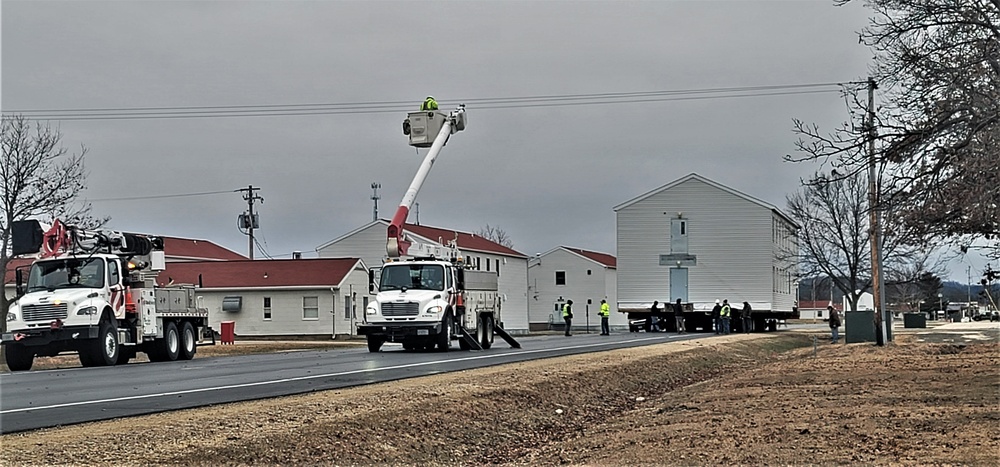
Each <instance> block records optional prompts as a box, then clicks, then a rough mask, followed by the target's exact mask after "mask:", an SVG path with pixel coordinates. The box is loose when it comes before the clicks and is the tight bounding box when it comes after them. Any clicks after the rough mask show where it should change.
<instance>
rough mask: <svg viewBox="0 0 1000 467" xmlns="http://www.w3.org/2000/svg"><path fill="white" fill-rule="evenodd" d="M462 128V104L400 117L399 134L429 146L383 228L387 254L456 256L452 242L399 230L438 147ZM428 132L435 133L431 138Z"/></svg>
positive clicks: (456, 249)
mask: <svg viewBox="0 0 1000 467" xmlns="http://www.w3.org/2000/svg"><path fill="white" fill-rule="evenodd" d="M464 129H465V105H459V106H458V108H457V109H456V110H455V111H453V112H451V113H449V114H445V113H444V112H440V111H437V110H421V111H417V112H410V113H409V114H407V115H406V120H404V121H403V134H404V135H407V136H409V137H410V146H413V147H417V148H426V147H430V150H429V151H428V152H427V155H426V156H424V161H423V162H422V163H421V164H420V168H419V169H417V174H416V175H415V176H414V177H413V181H412V182H411V183H410V187H409V188H408V189H407V190H406V194H404V195H403V200H402V201H401V202H400V203H399V208H398V209H397V210H396V214H395V215H394V216H393V217H392V222H391V223H390V224H389V228H388V229H387V239H386V245H385V251H386V254H387V255H389V257H390V258H399V257H400V256H420V257H438V258H457V257H458V247H457V245H456V244H455V242H453V241H448V242H444V243H442V244H443V245H444V246H440V245H427V244H421V243H419V242H415V241H414V240H413V239H412V238H410V237H409V235H407V234H406V233H405V232H404V231H403V225H404V224H405V223H406V217H407V216H408V215H409V213H410V207H411V206H413V202H414V201H415V200H416V199H417V192H419V191H420V187H421V186H422V185H423V184H424V180H425V179H427V174H428V173H429V172H430V171H431V166H433V165H434V160H435V159H437V156H438V154H439V153H440V152H441V148H443V147H444V145H445V143H447V142H448V138H449V137H450V136H451V134H452V133H456V132H459V131H462V130H464ZM431 135H436V136H434V138H433V139H431Z"/></svg>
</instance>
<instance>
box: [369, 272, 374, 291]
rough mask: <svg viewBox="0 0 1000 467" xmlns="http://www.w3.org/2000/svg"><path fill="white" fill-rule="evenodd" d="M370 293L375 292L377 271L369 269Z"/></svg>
mask: <svg viewBox="0 0 1000 467" xmlns="http://www.w3.org/2000/svg"><path fill="white" fill-rule="evenodd" d="M368 293H370V294H373V293H375V271H374V270H371V269H369V270H368Z"/></svg>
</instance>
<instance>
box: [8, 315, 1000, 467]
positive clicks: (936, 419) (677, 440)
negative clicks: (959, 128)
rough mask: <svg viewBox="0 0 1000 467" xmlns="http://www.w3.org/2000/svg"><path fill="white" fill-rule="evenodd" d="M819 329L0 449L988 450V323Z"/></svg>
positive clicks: (621, 455) (367, 391)
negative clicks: (949, 328)
mask: <svg viewBox="0 0 1000 467" xmlns="http://www.w3.org/2000/svg"><path fill="white" fill-rule="evenodd" d="M813 336H814V335H811V334H808V333H794V332H783V333H773V334H760V335H757V334H755V335H731V336H724V337H713V338H711V339H703V340H701V341H696V342H675V343H668V344H661V345H655V346H649V347H642V348H634V349H626V350H617V351H611V352H604V353H595V354H588V355H579V356H572V357H563V358H556V359H548V360H539V361H532V362H525V363H519V364H513V365H508V366H504V367H495V368H486V369H480V370H471V371H464V372H460V373H452V374H442V375H436V376H431V377H424V378H415V379H410V380H404V381H397V382H392V383H386V384H380V385H373V386H367V387H360V388H353V389H346V390H336V391H327V392H319V393H313V394H309V395H302V396H294V397H285V398H279V399H271V400H264V401H256V402H249V403H238V404H228V405H222V406H216V407H209V408H204V409H196V410H186V411H179V412H173V413H165V414H157V415H151V416H144V417H137V418H131V419H123V420H114V421H107V422H97V423H91V424H85V425H77V426H70V427H63V428H54V429H45V430H39V431H35V432H29V433H20V434H11V435H4V436H2V437H0V446H2V449H0V464H3V465H50V464H65V463H73V464H99V465H136V464H144V465H146V464H150V465H162V464H173V465H317V464H320V465H370V464H379V465H384V464H396V465H484V464H506V465H557V464H566V465H642V464H646V465H652V464H672V465H718V464H758V465H760V464H768V465H770V464H796V465H801V464H864V465H871V464H883V465H897V464H904V465H906V464H921V465H926V464H938V465H942V464H950V465H996V464H997V463H998V462H1000V345H998V344H997V342H996V338H995V335H991V334H988V337H990V338H988V339H985V340H977V339H972V340H969V341H968V342H969V343H966V342H958V340H961V339H957V340H956V339H955V338H953V337H948V338H947V339H949V340H951V341H949V342H940V343H936V342H926V341H923V340H924V339H923V337H917V336H915V335H908V334H898V335H897V338H896V343H895V344H892V345H889V346H886V347H884V348H877V347H874V346H872V345H869V344H851V345H843V344H841V345H830V344H829V343H826V340H825V339H824V338H823V336H822V335H817V336H818V337H819V339H817V341H816V342H817V347H816V348H815V350H814V347H813V342H814V341H813ZM973 342H981V343H973ZM199 352H201V351H199ZM200 355H204V353H200Z"/></svg>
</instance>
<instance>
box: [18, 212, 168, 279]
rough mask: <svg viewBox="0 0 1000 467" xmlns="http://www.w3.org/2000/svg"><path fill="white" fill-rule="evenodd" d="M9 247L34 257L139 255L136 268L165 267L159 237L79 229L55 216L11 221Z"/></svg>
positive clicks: (155, 268) (161, 268)
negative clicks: (50, 219)
mask: <svg viewBox="0 0 1000 467" xmlns="http://www.w3.org/2000/svg"><path fill="white" fill-rule="evenodd" d="M11 227H12V228H11V244H12V245H11V250H12V253H13V254H14V255H15V256H16V255H25V254H35V255H37V258H38V259H45V258H51V257H57V256H63V255H91V254H96V253H106V254H111V255H118V256H121V257H123V258H129V259H132V258H137V257H138V258H141V259H142V260H144V261H139V262H137V263H136V264H135V266H137V269H143V268H145V267H146V266H152V269H154V270H163V269H165V261H164V255H163V239H161V238H160V237H154V236H148V235H142V234H133V233H126V232H120V231H117V230H109V229H93V230H88V229H83V228H80V227H78V226H75V225H68V224H63V223H62V222H61V221H59V220H58V219H56V220H55V221H54V222H53V223H52V225H51V226H45V227H44V228H43V225H42V224H41V223H40V222H38V221H37V220H34V219H29V220H24V221H16V222H13V223H12V224H11Z"/></svg>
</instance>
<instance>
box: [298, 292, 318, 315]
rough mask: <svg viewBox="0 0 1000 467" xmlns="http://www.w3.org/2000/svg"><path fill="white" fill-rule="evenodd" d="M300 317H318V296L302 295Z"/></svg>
mask: <svg viewBox="0 0 1000 467" xmlns="http://www.w3.org/2000/svg"><path fill="white" fill-rule="evenodd" d="M302 319H319V297H302Z"/></svg>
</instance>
